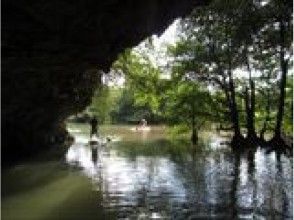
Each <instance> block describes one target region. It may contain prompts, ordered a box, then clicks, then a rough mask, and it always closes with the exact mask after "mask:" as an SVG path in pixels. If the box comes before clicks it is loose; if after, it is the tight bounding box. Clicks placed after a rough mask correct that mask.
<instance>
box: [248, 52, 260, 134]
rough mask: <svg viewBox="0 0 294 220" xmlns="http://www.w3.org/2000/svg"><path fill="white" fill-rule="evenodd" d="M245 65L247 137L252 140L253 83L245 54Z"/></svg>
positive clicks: (253, 115) (253, 122)
mask: <svg viewBox="0 0 294 220" xmlns="http://www.w3.org/2000/svg"><path fill="white" fill-rule="evenodd" d="M246 65H247V70H248V73H249V79H248V81H249V86H250V96H249V91H248V90H249V89H248V87H246V91H245V102H246V115H247V138H249V139H251V140H254V139H257V135H256V131H255V83H254V80H253V79H252V75H251V68H250V64H249V60H248V55H247V54H246Z"/></svg>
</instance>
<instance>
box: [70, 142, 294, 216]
mask: <svg viewBox="0 0 294 220" xmlns="http://www.w3.org/2000/svg"><path fill="white" fill-rule="evenodd" d="M139 138H141V137H139ZM214 138H215V137H214ZM218 143H219V140H218ZM217 145H218V144H216V143H215V142H214V144H211V143H209V142H207V143H205V144H204V145H203V146H202V145H199V146H190V145H185V144H184V143H181V142H180V143H176V142H168V141H163V140H160V139H156V140H152V141H150V142H147V143H146V140H144V143H143V142H142V140H140V139H138V140H137V141H134V140H133V139H132V141H131V142H117V143H114V144H110V145H108V146H107V147H104V148H102V147H98V148H93V147H90V146H85V145H84V144H81V143H77V144H75V145H73V146H72V147H71V148H70V149H69V151H68V153H67V156H66V158H67V161H68V163H69V164H72V165H74V166H78V167H80V168H82V172H84V173H85V174H86V175H87V176H88V177H89V178H90V179H91V180H92V182H93V187H94V189H95V190H99V191H101V192H102V193H103V197H102V201H98V202H100V203H101V204H102V206H103V207H104V209H105V210H108V211H109V212H114V213H117V218H118V219H124V218H131V219H133V218H134V219H140V218H148V219H149V218H166V219H212V218H216V217H218V218H222V219H237V218H240V219H255V218H256V219H267V218H269V217H271V218H274V219H288V218H289V219H291V218H292V208H293V204H292V159H289V158H287V157H285V156H283V155H276V154H275V153H274V152H272V153H271V154H266V153H265V152H264V151H263V150H262V149H257V150H253V149H248V150H247V151H245V152H242V153H240V152H231V150H230V149H229V148H228V147H225V146H224V145H221V147H218V146H217ZM209 146H213V147H209Z"/></svg>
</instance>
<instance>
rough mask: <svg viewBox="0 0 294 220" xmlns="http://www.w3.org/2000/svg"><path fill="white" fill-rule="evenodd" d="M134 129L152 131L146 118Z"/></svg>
mask: <svg viewBox="0 0 294 220" xmlns="http://www.w3.org/2000/svg"><path fill="white" fill-rule="evenodd" d="M132 130H133V129H132ZM134 130H136V131H150V127H148V126H147V120H146V119H145V118H142V119H141V120H140V122H139V125H138V126H136V128H135V129H134Z"/></svg>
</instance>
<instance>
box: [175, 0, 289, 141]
mask: <svg viewBox="0 0 294 220" xmlns="http://www.w3.org/2000/svg"><path fill="white" fill-rule="evenodd" d="M274 8H275V9H274ZM274 10H278V13H274ZM291 17H292V7H291V4H290V3H289V2H288V1H275V0H271V1H266V2H261V1H254V0H253V1H241V2H240V1H234V0H229V1H225V2H223V1H219V0H215V1H213V2H212V4H210V5H209V6H207V7H206V8H201V10H195V11H194V12H193V13H192V14H191V15H190V16H189V17H187V18H186V19H184V20H183V21H182V23H181V27H180V29H181V31H180V32H181V33H182V34H181V39H180V41H179V42H178V43H177V45H176V46H175V47H172V48H171V50H170V51H171V53H172V55H173V56H174V62H173V66H174V69H176V72H178V73H177V74H178V77H179V78H181V77H185V76H186V75H190V76H191V75H193V77H194V78H195V79H198V80H200V81H204V82H206V83H208V85H210V86H213V87H214V89H216V90H219V91H222V92H223V94H224V96H225V102H226V106H227V109H228V110H229V113H230V114H229V115H230V121H231V124H232V128H233V131H234V138H233V142H235V143H236V142H240V141H241V143H243V141H242V140H243V136H242V134H241V124H242V125H243V124H245V125H246V128H247V135H246V136H247V139H248V140H249V141H250V143H252V142H256V141H258V142H259V140H260V139H259V138H258V137H257V130H256V129H257V127H256V125H257V122H256V113H257V111H259V110H257V109H256V106H260V104H259V103H257V101H260V100H261V99H260V97H261V96H262V95H263V97H264V98H266V99H267V100H268V101H267V104H266V106H267V107H266V112H267V113H266V117H265V121H264V124H263V126H262V128H261V131H260V133H261V139H263V137H264V133H265V132H266V131H267V125H268V124H269V120H271V117H270V109H273V108H272V106H271V104H270V103H271V101H270V100H271V99H272V97H271V96H270V93H271V92H270V91H269V90H273V89H276V83H272V81H275V82H279V94H280V95H279V102H278V103H279V104H278V109H277V110H276V112H277V118H276V126H275V129H274V139H273V140H278V141H277V142H281V129H282V123H283V116H284V102H285V99H286V97H285V88H286V87H285V85H286V84H285V83H286V81H287V72H288V69H289V60H290V57H291V52H290V48H291V45H292V38H291V36H292V31H291V29H292V23H291V22H292V19H291ZM268 68H270V69H268ZM277 68H278V69H280V73H281V74H276V73H275V72H276V69H277ZM240 72H241V73H242V75H244V73H246V72H247V74H248V75H247V76H245V77H244V76H240ZM265 75H267V78H268V79H267V80H264V81H263V84H266V86H264V85H261V84H260V82H259V81H260V79H261V78H262V77H265ZM278 76H280V79H277V78H275V77H278ZM256 84H258V88H257V87H256ZM265 87H266V96H264V94H265V93H264V90H263V88H265ZM257 97H258V98H259V99H258V100H257ZM241 99H244V105H242V100H241ZM243 112H245V114H243ZM243 115H244V119H245V121H244V123H243ZM224 116H225V115H224ZM241 116H242V117H241Z"/></svg>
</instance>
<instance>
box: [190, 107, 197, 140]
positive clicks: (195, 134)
mask: <svg viewBox="0 0 294 220" xmlns="http://www.w3.org/2000/svg"><path fill="white" fill-rule="evenodd" d="M191 116H192V117H191V119H192V135H191V141H192V144H197V142H198V134H197V133H198V132H197V128H196V121H195V106H194V104H192V115H191Z"/></svg>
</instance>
